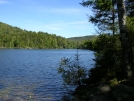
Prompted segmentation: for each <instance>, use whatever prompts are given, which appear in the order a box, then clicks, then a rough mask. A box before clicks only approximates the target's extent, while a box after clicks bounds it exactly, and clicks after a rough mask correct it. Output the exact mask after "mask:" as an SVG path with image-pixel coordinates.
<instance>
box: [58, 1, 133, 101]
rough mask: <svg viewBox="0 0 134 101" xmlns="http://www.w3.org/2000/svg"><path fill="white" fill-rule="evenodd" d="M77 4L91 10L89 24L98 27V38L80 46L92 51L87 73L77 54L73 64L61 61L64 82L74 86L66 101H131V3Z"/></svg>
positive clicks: (66, 59) (87, 2)
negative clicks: (70, 95)
mask: <svg viewBox="0 0 134 101" xmlns="http://www.w3.org/2000/svg"><path fill="white" fill-rule="evenodd" d="M80 4H81V5H82V6H83V7H87V8H90V9H91V10H92V11H93V13H94V14H93V15H90V16H89V21H90V22H91V23H93V24H94V25H95V26H97V27H98V31H97V32H98V34H99V36H97V38H96V39H94V40H87V41H85V42H84V43H83V44H82V45H83V46H82V47H83V48H85V49H89V50H93V51H94V56H95V58H94V59H93V60H94V61H95V64H94V65H93V66H92V67H91V68H90V69H89V70H88V71H87V70H85V69H84V68H83V66H81V64H80V58H79V54H76V55H75V57H74V60H73V61H72V60H71V59H68V58H65V59H63V60H62V61H61V64H60V67H59V73H60V74H62V77H63V80H64V82H65V83H66V84H69V85H73V86H75V87H76V89H75V91H74V93H73V95H74V97H73V100H70V101H134V27H133V26H134V1H133V0H83V1H82V3H80ZM70 74H71V75H70ZM72 75H73V76H72Z"/></svg>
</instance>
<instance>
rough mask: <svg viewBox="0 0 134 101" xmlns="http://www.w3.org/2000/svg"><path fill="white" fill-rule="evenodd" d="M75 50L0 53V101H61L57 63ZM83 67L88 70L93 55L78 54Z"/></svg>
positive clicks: (81, 51)
mask: <svg viewBox="0 0 134 101" xmlns="http://www.w3.org/2000/svg"><path fill="white" fill-rule="evenodd" d="M76 52H77V50H75V49H72V50H71V49H70V50H62V49H60V50H58V49H57V50H56V49H54V50H43V49H40V50H36V49H30V50H28V49H0V101H62V96H63V95H64V94H65V93H66V90H65V89H64V88H63V85H62V84H63V82H62V78H61V76H60V75H59V74H58V73H57V68H58V66H59V63H60V60H61V58H63V57H69V58H70V57H72V56H74V55H75V54H76ZM78 52H79V54H80V58H81V61H82V63H83V66H85V67H88V68H90V67H92V65H93V64H94V62H93V60H92V59H93V58H94V56H93V52H92V51H89V50H78Z"/></svg>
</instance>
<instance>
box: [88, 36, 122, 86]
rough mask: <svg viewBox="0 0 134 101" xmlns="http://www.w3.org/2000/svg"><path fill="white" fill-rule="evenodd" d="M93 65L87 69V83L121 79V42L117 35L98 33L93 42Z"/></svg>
mask: <svg viewBox="0 0 134 101" xmlns="http://www.w3.org/2000/svg"><path fill="white" fill-rule="evenodd" d="M94 51H95V59H94V61H95V67H94V68H92V69H90V71H89V81H88V83H90V84H93V83H97V82H106V81H109V80H111V79H113V78H117V79H121V77H122V75H123V74H122V73H123V71H122V69H121V68H120V67H121V44H120V41H119V36H118V35H114V36H109V35H107V34H103V35H100V36H99V37H98V38H97V39H96V41H95V42H94Z"/></svg>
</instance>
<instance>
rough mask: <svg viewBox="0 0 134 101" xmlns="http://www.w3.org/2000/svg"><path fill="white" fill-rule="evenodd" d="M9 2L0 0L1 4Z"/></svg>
mask: <svg viewBox="0 0 134 101" xmlns="http://www.w3.org/2000/svg"><path fill="white" fill-rule="evenodd" d="M7 3H8V1H6V0H0V4H7Z"/></svg>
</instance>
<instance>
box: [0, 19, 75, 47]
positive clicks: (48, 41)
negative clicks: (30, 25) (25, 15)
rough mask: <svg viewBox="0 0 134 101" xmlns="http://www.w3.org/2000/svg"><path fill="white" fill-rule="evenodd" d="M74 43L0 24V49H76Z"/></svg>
mask: <svg viewBox="0 0 134 101" xmlns="http://www.w3.org/2000/svg"><path fill="white" fill-rule="evenodd" d="M76 46H77V44H76V42H72V41H69V40H68V39H66V38H63V37H61V36H56V35H55V34H48V33H47V32H32V31H27V30H22V29H20V28H18V27H12V26H10V25H7V24H4V23H2V22H0V48H47V49H48V48H51V49H56V48H65V49H67V48H76Z"/></svg>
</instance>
